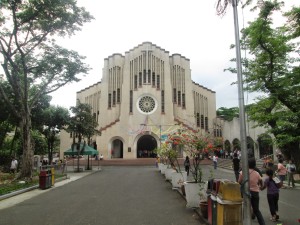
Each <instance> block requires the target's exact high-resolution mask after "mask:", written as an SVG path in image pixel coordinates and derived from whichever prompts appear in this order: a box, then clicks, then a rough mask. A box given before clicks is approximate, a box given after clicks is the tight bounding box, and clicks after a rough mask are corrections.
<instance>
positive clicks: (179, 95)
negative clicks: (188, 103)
mask: <svg viewBox="0 0 300 225" xmlns="http://www.w3.org/2000/svg"><path fill="white" fill-rule="evenodd" d="M178 105H181V91H178Z"/></svg>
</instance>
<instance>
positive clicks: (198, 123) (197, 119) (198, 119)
mask: <svg viewBox="0 0 300 225" xmlns="http://www.w3.org/2000/svg"><path fill="white" fill-rule="evenodd" d="M196 122H197V127H200V114H199V113H197V114H196Z"/></svg>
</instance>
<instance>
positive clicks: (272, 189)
mask: <svg viewBox="0 0 300 225" xmlns="http://www.w3.org/2000/svg"><path fill="white" fill-rule="evenodd" d="M266 174H267V176H268V177H267V178H266V179H265V180H264V184H263V186H262V187H261V190H264V189H265V188H267V199H268V204H269V208H270V212H271V218H270V220H271V221H274V222H275V221H278V219H279V215H278V214H277V213H278V200H279V188H280V186H281V185H282V181H280V180H279V179H278V178H274V177H273V175H274V172H273V170H272V169H267V171H266ZM275 180H278V181H276V182H275Z"/></svg>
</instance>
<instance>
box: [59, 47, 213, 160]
mask: <svg viewBox="0 0 300 225" xmlns="http://www.w3.org/2000/svg"><path fill="white" fill-rule="evenodd" d="M76 98H77V99H78V100H80V102H82V103H88V104H90V105H91V106H92V113H93V115H94V116H95V117H96V119H97V122H98V124H99V127H98V129H99V130H100V131H101V135H99V136H95V137H93V138H92V141H94V142H96V143H97V149H98V150H99V152H100V154H103V156H104V158H108V159H109V158H125V159H132V158H137V157H151V156H153V149H155V148H158V147H159V146H160V144H161V142H162V141H164V138H165V137H166V135H167V134H169V133H171V132H174V131H175V130H177V129H179V128H180V127H181V126H185V127H190V128H193V129H200V130H203V131H207V132H208V131H210V130H213V129H214V128H215V124H214V123H215V121H216V97H215V92H214V91H212V90H209V89H208V88H205V87H203V86H201V85H199V84H197V83H195V82H193V81H192V79H191V69H190V60H189V59H187V58H186V57H184V56H182V55H180V54H172V55H170V54H169V52H168V51H166V50H164V49H162V48H160V47H158V46H156V45H154V44H152V43H150V42H144V43H142V44H140V45H138V46H136V47H134V48H133V49H131V50H129V51H128V52H125V55H122V54H113V55H111V56H109V57H108V58H106V59H104V68H103V74H102V80H101V81H100V82H98V83H96V84H94V85H92V86H90V87H87V88H85V89H84V90H81V91H79V92H77V96H76ZM178 124H180V125H178ZM71 142H72V140H71V138H70V135H69V134H66V133H63V132H62V134H61V150H62V151H63V150H65V149H68V148H70V145H71ZM61 155H63V153H62V152H61Z"/></svg>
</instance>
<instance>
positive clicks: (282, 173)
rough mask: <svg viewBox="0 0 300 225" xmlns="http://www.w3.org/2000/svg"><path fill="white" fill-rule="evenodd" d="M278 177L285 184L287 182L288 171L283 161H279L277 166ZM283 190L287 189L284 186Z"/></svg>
mask: <svg viewBox="0 0 300 225" xmlns="http://www.w3.org/2000/svg"><path fill="white" fill-rule="evenodd" d="M276 172H277V176H278V178H279V179H280V180H281V181H282V182H284V181H285V177H286V173H287V169H286V168H285V166H284V165H283V159H279V160H278V164H277V171H276ZM282 188H286V187H285V186H284V185H283V186H282Z"/></svg>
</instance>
